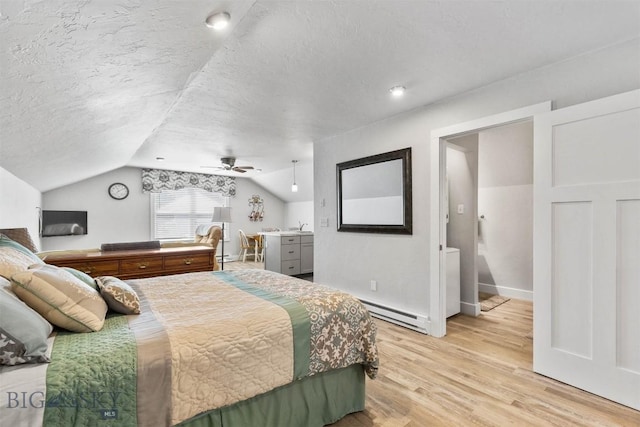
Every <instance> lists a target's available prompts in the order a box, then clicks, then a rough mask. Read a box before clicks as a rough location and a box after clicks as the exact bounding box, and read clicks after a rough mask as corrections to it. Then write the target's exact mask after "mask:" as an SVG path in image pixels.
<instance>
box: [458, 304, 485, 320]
mask: <svg viewBox="0 0 640 427" xmlns="http://www.w3.org/2000/svg"><path fill="white" fill-rule="evenodd" d="M480 311H481V307H480V304H479V303H478V304H473V303H470V302H464V301H460V313H462V314H466V315H467V316H473V317H478V316H480Z"/></svg>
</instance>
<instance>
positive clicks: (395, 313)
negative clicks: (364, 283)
mask: <svg viewBox="0 0 640 427" xmlns="http://www.w3.org/2000/svg"><path fill="white" fill-rule="evenodd" d="M360 302H362V304H364V306H365V307H367V310H369V312H370V313H371V315H372V316H373V317H377V318H379V319H382V320H386V321H387V322H391V323H395V324H396V325H400V326H404V327H406V328H409V329H413V330H414V331H418V332H422V333H423V334H428V333H429V320H428V319H427V318H426V317H425V316H421V315H419V314H413V313H408V312H406V311H401V310H397V309H395V308H391V307H385V306H383V305H381V304H378V303H374V302H371V301H366V300H363V299H361V300H360Z"/></svg>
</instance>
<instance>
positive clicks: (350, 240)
mask: <svg viewBox="0 0 640 427" xmlns="http://www.w3.org/2000/svg"><path fill="white" fill-rule="evenodd" d="M639 63H640V39H634V40H631V41H628V42H625V43H621V44H618V45H615V46H610V47H609V48H607V49H604V50H600V51H597V52H592V53H590V54H587V55H581V56H578V57H575V58H573V59H571V60H567V61H564V62H561V63H559V64H556V65H553V66H547V67H544V68H540V69H537V70H532V71H530V72H528V73H523V74H520V75H518V76H515V77H512V78H510V79H507V80H504V81H500V82H496V83H494V84H492V85H489V86H485V87H483V88H480V89H478V90H475V91H471V92H468V93H465V94H462V95H459V96H457V97H454V98H451V99H448V100H444V101H442V102H440V103H436V104H432V105H429V106H426V107H424V108H420V109H416V110H414V111H411V112H409V113H406V114H401V115H398V116H394V117H392V118H389V119H387V120H384V121H381V122H378V123H374V124H372V125H370V126H366V127H363V128H359V129H356V130H353V131H351V132H348V133H345V134H342V135H337V136H335V137H332V138H329V139H326V140H324V141H319V142H316V143H315V144H314V195H315V199H316V200H322V199H325V200H326V205H325V206H321V204H318V203H316V204H315V215H314V218H315V222H316V224H315V238H314V244H315V248H314V250H315V258H314V260H315V265H314V279H315V280H316V281H318V282H320V283H325V284H328V285H331V286H335V287H338V288H340V289H343V290H346V291H349V292H351V293H353V294H355V295H357V296H360V297H363V298H365V297H366V299H367V300H370V301H373V302H378V303H381V304H385V305H387V306H391V307H394V308H396V309H400V310H405V311H411V312H414V313H417V314H422V315H426V316H428V315H429V288H430V286H432V284H430V283H429V282H428V280H429V279H428V278H429V274H430V271H429V263H428V259H429V256H430V248H429V247H428V242H429V232H428V225H429V223H430V220H431V218H430V215H429V211H430V206H429V197H430V194H429V191H430V190H429V188H430V185H431V183H430V179H429V170H428V169H429V168H428V167H427V165H429V163H430V150H429V144H430V133H431V131H432V130H434V129H438V128H442V127H445V126H451V125H454V124H458V123H461V122H466V121H470V120H472V119H477V118H481V117H485V116H489V115H493V114H498V113H501V112H505V111H509V110H512V109H516V108H521V107H524V106H528V105H533V104H537V103H540V102H544V101H548V100H552V101H554V107H555V108H562V107H566V106H569V105H574V104H577V103H581V102H586V101H590V100H595V99H598V98H602V97H605V96H609V95H613V94H617V93H621V92H626V91H629V90H633V89H638V88H640V73H638V64H639ZM407 96H411V89H410V88H409V90H408V91H407ZM395 101H397V100H394V102H395ZM390 102H391V100H390ZM408 146H410V147H412V157H413V235H411V236H395V235H375V234H363V233H345V232H337V230H336V177H335V167H336V164H337V163H340V162H344V161H347V160H353V159H357V158H360V157H364V156H369V155H373V154H379V153H383V152H386V151H391V150H395V149H400V148H404V147H408ZM323 220H326V223H327V224H328V227H320V224H321V223H322V222H323ZM370 279H376V280H377V281H378V291H375V292H374V291H370V290H369V280H370ZM433 286H437V284H433Z"/></svg>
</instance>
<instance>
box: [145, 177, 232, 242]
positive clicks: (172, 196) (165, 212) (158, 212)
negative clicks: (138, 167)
mask: <svg viewBox="0 0 640 427" xmlns="http://www.w3.org/2000/svg"><path fill="white" fill-rule="evenodd" d="M151 199H152V200H151V207H152V209H151V211H152V212H151V228H152V234H153V238H154V239H158V240H179V239H193V238H194V236H195V231H196V228H197V227H198V226H199V225H202V224H210V223H211V216H212V215H213V208H214V207H216V206H226V203H227V197H224V196H222V195H220V194H219V193H212V192H209V191H206V190H202V189H200V188H183V189H180V190H165V191H163V192H161V193H152V195H151Z"/></svg>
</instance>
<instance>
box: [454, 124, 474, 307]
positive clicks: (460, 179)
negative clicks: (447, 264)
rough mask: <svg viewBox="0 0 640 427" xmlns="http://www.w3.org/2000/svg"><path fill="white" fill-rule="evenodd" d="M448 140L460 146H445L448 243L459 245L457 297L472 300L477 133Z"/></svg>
mask: <svg viewBox="0 0 640 427" xmlns="http://www.w3.org/2000/svg"><path fill="white" fill-rule="evenodd" d="M449 142H451V143H452V144H454V145H456V146H457V147H459V148H457V149H453V148H447V176H448V177H449V224H447V246H449V247H452V248H458V249H460V301H461V302H466V303H469V304H475V303H476V302H477V300H478V291H477V289H478V288H477V281H478V272H477V266H476V263H475V260H476V258H477V255H476V254H477V248H478V246H477V245H478V237H477V224H476V221H477V219H476V218H477V209H476V207H477V204H478V193H477V191H476V188H477V185H478V184H477V183H478V135H477V134H474V135H467V136H464V137H461V138H456V139H454V140H450V141H449ZM461 150H464V151H461ZM459 205H462V208H463V209H462V213H459V212H458V206H459Z"/></svg>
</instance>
